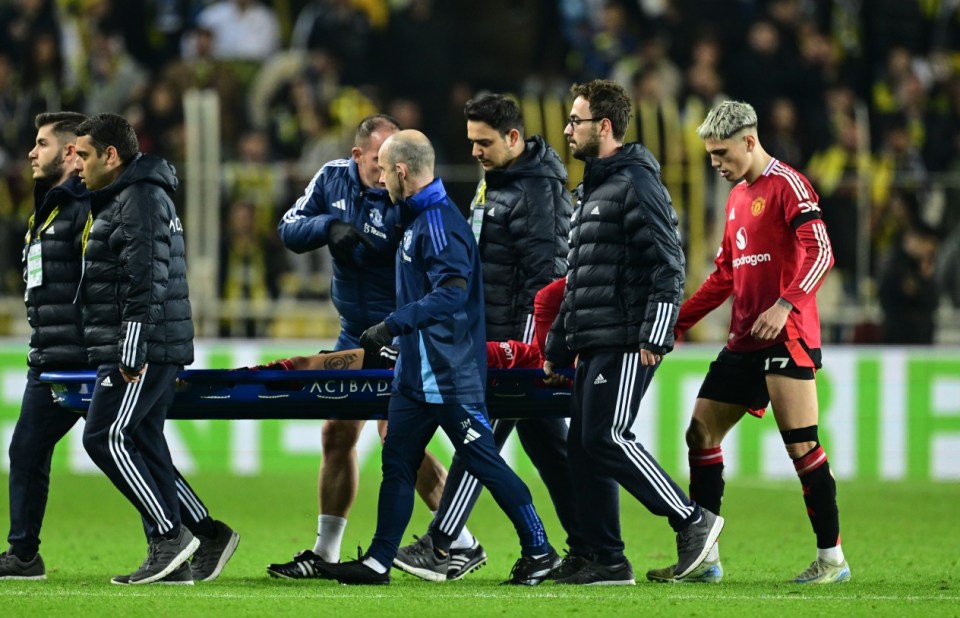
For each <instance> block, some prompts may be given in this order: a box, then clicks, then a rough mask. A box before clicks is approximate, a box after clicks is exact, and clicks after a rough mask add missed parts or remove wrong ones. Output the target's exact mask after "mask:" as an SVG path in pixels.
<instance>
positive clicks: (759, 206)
mask: <svg viewBox="0 0 960 618" xmlns="http://www.w3.org/2000/svg"><path fill="white" fill-rule="evenodd" d="M766 205H767V200H765V199H763V198H762V197H758V198H757V199H755V200H753V203H752V204H750V214H752V215H753V216H754V217H759V216H760V213H761V212H763V207H764V206H766Z"/></svg>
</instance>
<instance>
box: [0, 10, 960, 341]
mask: <svg viewBox="0 0 960 618" xmlns="http://www.w3.org/2000/svg"><path fill="white" fill-rule="evenodd" d="M597 77H608V78H611V79H613V80H615V81H617V82H619V83H621V84H623V85H624V86H625V87H626V88H627V89H628V91H629V92H631V93H632V94H633V96H634V98H635V100H636V101H638V102H639V101H648V102H654V103H658V104H659V103H661V102H662V103H664V104H670V105H673V106H676V107H677V108H678V109H679V110H680V112H681V114H682V113H683V110H685V109H687V107H688V103H689V102H690V101H699V102H700V103H702V104H704V105H706V106H707V107H709V106H710V105H712V104H714V103H715V102H717V101H719V100H721V99H723V98H728V97H732V98H735V99H742V100H746V101H749V102H750V103H751V104H752V105H754V106H755V107H756V109H757V111H758V114H759V115H760V118H761V122H760V126H761V134H762V135H763V139H764V143H765V144H766V146H767V149H768V150H769V151H770V152H771V154H773V155H774V156H776V157H779V158H782V159H783V160H784V161H787V162H789V163H791V164H793V165H795V166H796V167H797V168H799V169H801V170H803V171H804V172H805V173H806V174H807V175H808V176H809V177H810V179H811V181H812V182H813V185H814V187H816V189H817V191H818V192H819V193H820V196H821V204H822V206H823V210H824V218H825V220H826V222H827V224H828V226H829V229H830V234H831V238H832V240H833V244H834V248H835V254H836V273H838V276H839V277H841V281H842V282H843V284H844V286H843V287H844V293H845V294H847V295H848V296H849V298H851V299H858V300H861V301H862V300H863V299H864V298H865V296H864V295H865V294H866V297H868V298H873V299H876V300H878V301H879V303H880V305H881V306H882V307H883V309H884V311H885V312H886V314H887V318H888V320H897V321H898V323H902V321H903V320H912V321H913V322H915V323H917V324H932V321H933V319H934V318H933V316H934V314H935V312H936V309H937V305H938V304H939V300H938V299H939V298H940V297H941V296H944V297H946V298H948V299H949V300H950V301H952V303H953V304H954V305H957V306H960V267H958V266H957V264H960V258H958V253H960V203H958V202H960V182H957V180H956V178H957V175H956V174H957V171H958V166H960V157H958V151H960V7H958V3H956V2H950V1H947V0H871V1H870V2H869V3H867V2H856V1H846V2H842V1H835V0H520V1H511V0H490V1H488V2H484V3H482V4H481V3H470V2H441V1H439V0H271V1H268V0H206V1H205V0H142V1H138V2H128V1H126V0H16V1H13V2H8V3H4V5H3V6H2V7H0V171H2V176H0V230H2V234H3V235H4V237H3V238H2V239H0V245H2V247H3V249H2V250H0V293H2V294H4V295H10V296H16V295H18V294H19V293H20V291H21V288H22V285H23V284H22V276H21V266H20V258H21V256H20V247H21V243H20V235H21V234H22V228H23V222H24V221H25V220H26V217H27V216H28V214H29V211H30V208H31V207H32V194H31V182H30V177H29V174H27V172H28V171H29V170H28V168H27V166H26V165H25V153H26V151H27V150H28V149H29V145H30V144H31V142H32V140H33V135H34V130H35V128H34V126H33V119H34V116H35V115H36V114H37V113H39V112H42V111H48V110H61V109H64V110H76V111H79V112H84V113H87V114H92V113H99V112H114V113H119V114H123V115H124V116H126V117H127V118H128V119H129V120H130V121H131V123H132V124H133V125H134V127H135V128H136V129H137V133H138V136H139V137H140V143H141V147H142V149H143V150H144V151H147V152H152V153H155V154H158V155H160V156H163V157H165V158H168V159H169V160H171V161H174V162H180V161H183V159H184V156H185V153H184V143H185V139H184V122H185V120H184V113H183V108H182V105H181V99H182V96H183V93H184V92H185V91H186V90H188V89H190V88H197V87H199V88H212V89H214V90H215V91H216V92H217V93H218V94H219V97H220V105H221V109H222V114H221V118H222V124H221V133H222V143H223V148H224V152H223V155H224V157H225V164H224V168H223V169H224V178H223V187H224V191H223V204H222V205H221V206H222V208H223V212H224V216H223V217H222V220H223V225H224V239H225V242H224V250H223V253H222V259H221V277H220V279H221V295H222V296H225V297H229V296H231V295H234V296H236V295H241V296H242V295H247V296H250V297H253V296H256V295H261V296H267V297H270V298H276V297H279V296H287V297H311V296H314V297H315V296H321V295H323V294H324V293H325V290H324V287H323V286H324V283H323V281H324V280H325V279H326V276H323V277H317V278H313V279H311V278H309V277H303V276H289V277H284V276H283V274H284V273H289V272H292V269H294V268H295V267H296V264H292V263H291V257H292V256H290V255H287V254H286V253H285V252H284V251H283V250H282V249H281V248H279V245H278V239H277V236H276V232H275V224H276V221H277V219H278V218H279V214H280V213H282V212H283V211H284V210H286V209H287V208H288V207H289V206H290V204H291V203H292V202H293V200H294V199H295V198H296V196H297V195H298V194H300V193H301V192H302V188H303V186H304V185H305V183H306V182H307V181H308V180H309V179H310V178H311V177H312V175H313V174H314V173H315V172H316V170H317V169H319V167H320V166H321V165H322V164H323V163H324V162H326V161H328V160H330V159H333V158H337V157H342V156H345V155H346V154H347V152H349V146H350V145H351V140H352V136H353V133H354V131H355V129H356V125H357V122H358V121H359V120H360V119H361V118H363V117H364V116H366V115H368V114H369V113H373V112H375V111H383V112H387V113H390V114H391V115H393V116H394V117H396V118H397V119H398V120H399V121H400V123H401V125H402V126H404V127H410V128H419V129H421V130H423V131H424V132H425V133H426V134H427V135H429V136H430V137H431V139H432V141H433V142H434V144H435V145H436V148H437V151H438V163H439V164H440V166H441V167H442V166H450V165H469V164H471V163H472V159H471V155H470V148H469V146H468V142H467V141H466V137H465V133H464V121H463V105H464V103H465V102H466V101H467V100H469V99H470V98H471V97H472V96H474V95H475V94H476V93H477V92H478V91H480V90H481V89H487V90H492V91H498V92H513V93H517V94H518V95H519V94H536V95H538V96H543V97H560V98H563V97H567V96H568V95H567V90H568V88H569V86H570V84H571V83H573V82H577V81H584V80H589V79H593V78H597ZM694 124H696V122H695V123H694ZM465 192H466V197H465V198H458V199H459V201H466V200H469V195H470V194H472V186H468V187H467V188H466V189H465ZM181 194H182V192H181ZM862 204H867V205H868V213H865V212H864V210H863V208H862V206H861V205H862ZM462 205H463V206H465V205H466V204H462ZM182 206H183V205H182V204H179V205H178V207H180V208H182ZM864 238H869V239H870V241H869V247H868V248H866V250H864V247H863V242H862V241H863V239H864ZM231 251H232V252H233V253H234V254H236V255H231V254H230V252H231ZM864 261H866V264H864ZM251 263H256V265H257V266H256V268H255V269H253V270H254V271H255V272H256V273H258V274H257V275H256V277H255V279H254V280H253V281H251V280H250V278H249V277H246V278H244V279H243V283H242V284H239V283H235V281H236V277H231V272H230V269H231V268H232V267H233V266H231V265H236V267H237V268H243V269H246V270H245V272H249V264H251ZM244 265H246V266H244ZM300 272H303V271H302V270H301V271H300ZM858 272H865V273H866V274H867V275H868V277H869V280H868V283H869V285H868V286H867V289H866V290H865V288H864V284H863V281H862V280H860V279H858V278H857V277H856V276H855V275H856V274H857V273H858ZM908 332H923V333H929V334H924V335H923V340H918V341H904V342H914V343H929V342H930V341H932V340H933V329H932V328H929V329H923V328H918V329H903V328H901V329H891V330H890V332H887V331H883V332H881V333H880V335H875V336H874V337H883V338H885V339H886V340H887V341H893V340H894V339H891V337H893V336H894V335H895V334H897V333H899V334H901V335H902V334H904V333H908ZM223 334H234V335H248V336H249V335H262V334H265V330H264V329H263V328H261V327H259V326H258V325H252V326H251V327H250V328H241V329H239V330H237V329H225V331H224V332H223ZM870 339H871V336H869V335H865V340H870Z"/></svg>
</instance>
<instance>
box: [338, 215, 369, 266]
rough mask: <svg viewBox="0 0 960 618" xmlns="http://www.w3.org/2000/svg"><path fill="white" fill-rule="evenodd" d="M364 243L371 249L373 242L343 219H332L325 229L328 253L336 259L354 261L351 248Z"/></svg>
mask: <svg viewBox="0 0 960 618" xmlns="http://www.w3.org/2000/svg"><path fill="white" fill-rule="evenodd" d="M361 243H362V244H364V245H366V246H367V248H368V249H373V248H374V244H373V241H371V240H370V239H369V238H367V237H366V235H365V234H363V233H362V232H361V231H360V230H358V229H357V228H355V227H353V226H352V225H350V224H349V223H344V222H343V221H333V222H331V223H330V228H329V229H328V231H327V245H328V246H329V247H330V254H331V255H333V259H335V260H337V261H346V262H349V263H351V264H352V263H354V262H355V261H356V260H354V257H353V250H354V249H356V247H357V245H359V244H361Z"/></svg>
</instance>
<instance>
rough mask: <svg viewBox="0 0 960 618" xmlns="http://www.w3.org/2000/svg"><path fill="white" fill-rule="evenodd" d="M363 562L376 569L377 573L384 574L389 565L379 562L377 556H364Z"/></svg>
mask: <svg viewBox="0 0 960 618" xmlns="http://www.w3.org/2000/svg"><path fill="white" fill-rule="evenodd" d="M363 563H364V564H365V565H367V566H368V567H370V568H371V569H373V570H374V571H376V572H377V573H379V574H380V575H383V574H384V573H386V572H387V567H385V566H383V565H382V564H380V563H379V562H377V560H376V559H375V558H364V559H363Z"/></svg>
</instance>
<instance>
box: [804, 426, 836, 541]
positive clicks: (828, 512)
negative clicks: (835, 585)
mask: <svg viewBox="0 0 960 618" xmlns="http://www.w3.org/2000/svg"><path fill="white" fill-rule="evenodd" d="M793 465H794V467H795V468H796V469H797V473H798V476H799V477H800V484H801V485H802V486H803V501H804V502H805V503H806V505H807V516H809V517H810V525H811V526H813V532H814V534H816V535H817V547H818V548H819V549H827V548H830V547H836V546H837V545H838V544H839V543H840V512H839V509H837V482H836V480H835V479H834V478H833V474H831V473H830V463H829V462H828V461H827V456H826V454H825V453H824V452H823V448H821V447H820V445H819V444H818V445H817V446H816V447H815V448H814V449H813V450H811V451H810V452H809V453H807V454H806V455H804V456H803V457H801V458H800V459H796V460H794V462H793Z"/></svg>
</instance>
